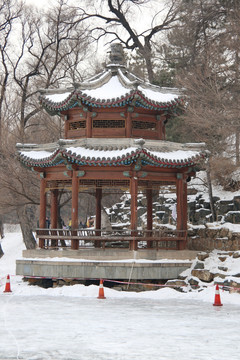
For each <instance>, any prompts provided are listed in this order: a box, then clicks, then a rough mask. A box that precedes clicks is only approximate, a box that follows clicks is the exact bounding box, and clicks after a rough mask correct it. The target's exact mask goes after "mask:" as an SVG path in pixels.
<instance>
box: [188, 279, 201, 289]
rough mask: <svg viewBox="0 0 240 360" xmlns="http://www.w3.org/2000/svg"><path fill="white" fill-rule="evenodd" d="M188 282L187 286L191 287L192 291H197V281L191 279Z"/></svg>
mask: <svg viewBox="0 0 240 360" xmlns="http://www.w3.org/2000/svg"><path fill="white" fill-rule="evenodd" d="M188 282H189V284H190V285H191V287H192V288H193V289H198V288H199V281H197V280H196V279H193V278H191V279H189V281H188Z"/></svg>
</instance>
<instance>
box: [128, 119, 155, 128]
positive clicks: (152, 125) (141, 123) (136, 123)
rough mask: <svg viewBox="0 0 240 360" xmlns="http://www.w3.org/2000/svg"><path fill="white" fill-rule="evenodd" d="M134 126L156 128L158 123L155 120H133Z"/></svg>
mask: <svg viewBox="0 0 240 360" xmlns="http://www.w3.org/2000/svg"><path fill="white" fill-rule="evenodd" d="M132 127H133V129H142V130H156V124H155V123H154V122H146V121H138V120H133V121H132Z"/></svg>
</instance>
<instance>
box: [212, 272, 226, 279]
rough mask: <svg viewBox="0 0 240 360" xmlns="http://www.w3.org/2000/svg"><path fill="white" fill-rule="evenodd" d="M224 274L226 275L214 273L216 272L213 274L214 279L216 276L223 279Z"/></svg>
mask: <svg viewBox="0 0 240 360" xmlns="http://www.w3.org/2000/svg"><path fill="white" fill-rule="evenodd" d="M226 276H227V274H226V275H225V274H219V273H216V274H214V279H215V278H216V277H219V278H221V279H225V278H226Z"/></svg>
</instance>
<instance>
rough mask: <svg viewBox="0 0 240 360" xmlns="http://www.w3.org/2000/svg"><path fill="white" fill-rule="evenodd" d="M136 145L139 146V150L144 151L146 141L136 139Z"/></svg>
mask: <svg viewBox="0 0 240 360" xmlns="http://www.w3.org/2000/svg"><path fill="white" fill-rule="evenodd" d="M134 144H136V145H138V149H142V148H143V145H144V144H145V140H144V139H135V140H134Z"/></svg>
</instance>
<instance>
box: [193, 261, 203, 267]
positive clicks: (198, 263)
mask: <svg viewBox="0 0 240 360" xmlns="http://www.w3.org/2000/svg"><path fill="white" fill-rule="evenodd" d="M194 269H204V263H203V262H199V261H198V262H197V263H196V265H195V266H194Z"/></svg>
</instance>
